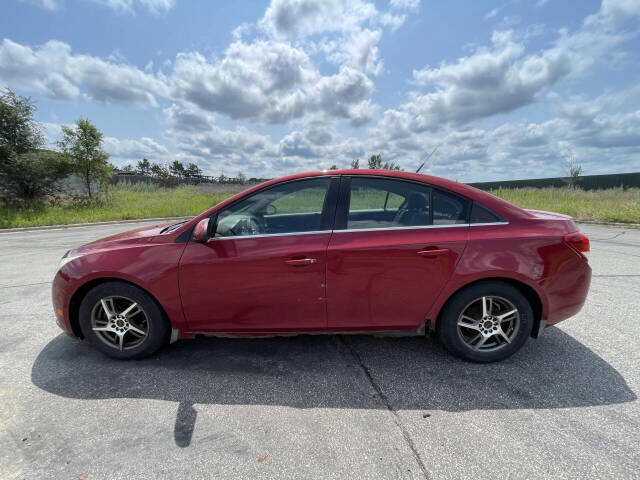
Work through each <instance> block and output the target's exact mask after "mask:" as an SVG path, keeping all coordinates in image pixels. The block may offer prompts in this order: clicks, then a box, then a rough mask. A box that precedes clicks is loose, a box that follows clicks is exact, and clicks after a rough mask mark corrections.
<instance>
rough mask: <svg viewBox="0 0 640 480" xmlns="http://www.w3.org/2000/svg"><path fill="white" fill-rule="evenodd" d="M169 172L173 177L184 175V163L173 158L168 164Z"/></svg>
mask: <svg viewBox="0 0 640 480" xmlns="http://www.w3.org/2000/svg"><path fill="white" fill-rule="evenodd" d="M169 173H170V174H171V175H173V176H174V177H178V178H182V177H184V165H182V163H181V162H180V161H178V160H174V161H173V162H172V163H171V165H169Z"/></svg>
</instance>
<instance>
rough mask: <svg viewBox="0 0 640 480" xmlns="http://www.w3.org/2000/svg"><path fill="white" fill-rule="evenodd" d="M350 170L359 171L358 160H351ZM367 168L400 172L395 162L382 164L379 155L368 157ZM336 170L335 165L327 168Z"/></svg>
mask: <svg viewBox="0 0 640 480" xmlns="http://www.w3.org/2000/svg"><path fill="white" fill-rule="evenodd" d="M351 168H353V169H356V170H357V169H359V168H360V160H359V159H356V160H353V161H352V162H351ZM367 168H370V169H373V170H402V169H401V168H400V165H398V164H397V163H395V162H384V163H382V155H381V154H379V153H378V154H377V155H371V156H370V157H369V160H368V161H367ZM337 169H338V166H337V165H331V168H329V170H337Z"/></svg>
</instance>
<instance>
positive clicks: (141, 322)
mask: <svg viewBox="0 0 640 480" xmlns="http://www.w3.org/2000/svg"><path fill="white" fill-rule="evenodd" d="M149 326H150V322H149V317H148V316H147V313H146V312H145V311H144V309H143V308H142V306H141V305H140V304H138V303H137V302H135V301H134V300H131V299H130V298H127V297H121V296H110V297H104V298H101V299H100V301H99V302H97V303H96V304H95V306H94V307H93V310H92V311H91V329H92V330H93V332H94V333H95V335H96V336H97V337H98V338H99V339H100V340H101V341H102V342H103V343H105V344H106V345H108V346H109V347H112V348H115V349H117V350H121V351H122V350H128V349H131V348H135V347H137V346H138V345H140V344H141V343H142V342H144V341H145V339H146V338H147V337H148V336H149Z"/></svg>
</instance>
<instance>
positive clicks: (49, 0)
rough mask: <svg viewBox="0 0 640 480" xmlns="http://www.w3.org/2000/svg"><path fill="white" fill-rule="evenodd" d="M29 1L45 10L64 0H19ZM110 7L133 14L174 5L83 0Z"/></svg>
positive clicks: (170, 0) (157, 0) (168, 1)
mask: <svg viewBox="0 0 640 480" xmlns="http://www.w3.org/2000/svg"><path fill="white" fill-rule="evenodd" d="M21 1H23V2H25V1H26V2H30V3H34V4H35V5H38V6H40V7H42V8H45V9H47V10H57V9H58V8H59V7H60V6H61V5H62V4H63V3H64V0H21ZM85 1H91V2H93V3H96V4H99V5H102V6H105V7H108V8H111V9H113V10H116V11H117V12H120V13H127V14H134V13H135V12H136V10H139V9H146V10H148V11H150V12H151V13H154V14H162V13H166V12H168V11H169V10H171V9H172V8H173V7H174V6H175V3H176V2H175V0H85Z"/></svg>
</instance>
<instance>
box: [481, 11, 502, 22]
mask: <svg viewBox="0 0 640 480" xmlns="http://www.w3.org/2000/svg"><path fill="white" fill-rule="evenodd" d="M499 11H500V10H499V9H497V8H494V9H493V10H491V11H490V12H489V13H487V14H486V15H485V16H484V19H485V20H489V19H490V18H493V17H495V16H496V15H497V14H498V12H499Z"/></svg>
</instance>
